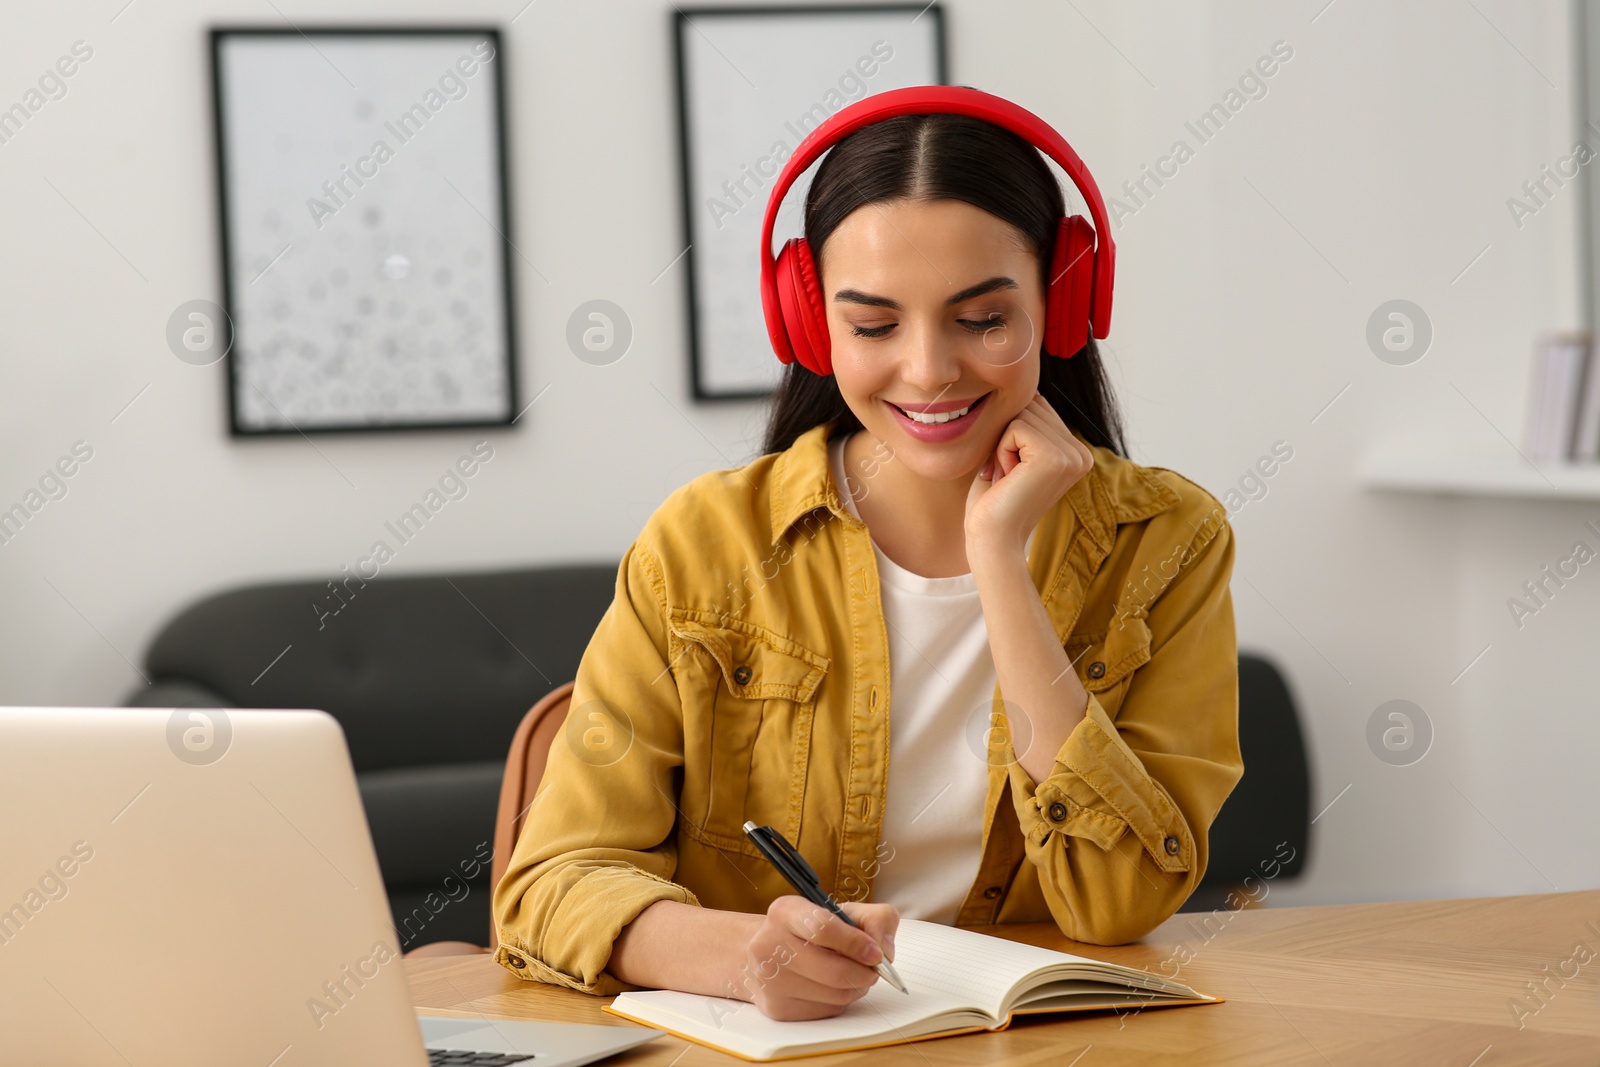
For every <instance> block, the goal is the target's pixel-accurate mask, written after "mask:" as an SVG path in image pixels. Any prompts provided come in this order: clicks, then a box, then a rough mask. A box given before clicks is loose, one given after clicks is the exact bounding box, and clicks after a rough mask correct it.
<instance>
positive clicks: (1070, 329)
mask: <svg viewBox="0 0 1600 1067" xmlns="http://www.w3.org/2000/svg"><path fill="white" fill-rule="evenodd" d="M1093 290H1094V227H1093V226H1092V225H1090V224H1089V220H1088V219H1086V218H1084V217H1083V216H1082V215H1070V216H1068V217H1066V218H1063V219H1062V220H1061V222H1060V225H1059V226H1058V227H1057V229H1056V247H1055V251H1054V253H1053V254H1052V255H1051V257H1050V291H1049V293H1048V294H1047V296H1046V298H1045V326H1044V347H1045V351H1046V352H1049V353H1050V354H1051V355H1052V356H1059V357H1061V358H1062V359H1068V358H1070V357H1071V356H1072V355H1073V354H1074V353H1076V352H1077V351H1078V350H1079V349H1081V348H1082V347H1083V346H1084V345H1086V344H1088V343H1089V298H1090V296H1091V294H1092V293H1093Z"/></svg>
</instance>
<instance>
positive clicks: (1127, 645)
mask: <svg viewBox="0 0 1600 1067" xmlns="http://www.w3.org/2000/svg"><path fill="white" fill-rule="evenodd" d="M1063 647H1064V648H1065V649H1066V652H1067V658H1068V659H1070V660H1071V661H1072V663H1073V667H1074V669H1075V670H1076V671H1077V672H1078V680H1079V681H1081V682H1082V683H1083V688H1084V689H1086V690H1088V691H1089V692H1090V693H1093V694H1094V695H1095V697H1096V698H1097V699H1098V700H1099V701H1100V706H1101V707H1103V708H1104V709H1105V711H1106V715H1107V716H1108V717H1109V718H1111V719H1115V718H1116V717H1117V709H1118V708H1120V707H1121V706H1122V698H1123V696H1124V695H1125V694H1126V693H1127V691H1128V686H1129V685H1130V684H1131V682H1132V680H1133V672H1134V671H1135V670H1137V669H1138V668H1140V667H1142V666H1144V665H1145V664H1146V663H1149V662H1150V627H1149V625H1148V624H1146V623H1145V621H1144V617H1143V616H1142V615H1123V616H1120V617H1118V618H1115V619H1112V620H1111V623H1110V625H1109V627H1108V628H1107V629H1105V630H1104V631H1101V632H1098V633H1094V632H1089V633H1074V634H1073V635H1072V636H1070V637H1068V638H1067V641H1066V644H1065V645H1064V646H1063Z"/></svg>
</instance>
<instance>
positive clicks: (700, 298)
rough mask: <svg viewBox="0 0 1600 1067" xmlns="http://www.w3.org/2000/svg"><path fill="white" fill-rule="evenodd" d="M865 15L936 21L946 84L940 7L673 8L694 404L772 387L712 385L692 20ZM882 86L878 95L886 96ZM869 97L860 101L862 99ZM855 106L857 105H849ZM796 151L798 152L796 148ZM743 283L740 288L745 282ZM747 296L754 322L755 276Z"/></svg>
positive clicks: (936, 55)
mask: <svg viewBox="0 0 1600 1067" xmlns="http://www.w3.org/2000/svg"><path fill="white" fill-rule="evenodd" d="M863 14H877V15H894V14H904V15H906V16H908V18H909V19H910V20H912V21H915V20H918V19H922V18H927V19H930V20H932V33H933V49H932V59H933V64H934V68H935V77H934V83H935V84H939V85H948V84H950V83H949V61H948V55H947V48H946V42H945V21H944V13H943V8H942V7H941V6H940V5H939V4H938V3H937V2H935V3H885V4H819V5H810V4H775V5H771V6H765V5H764V6H760V7H755V6H740V7H731V6H717V7H687V8H678V7H674V8H673V9H672V12H671V14H670V15H669V19H670V22H671V25H672V39H673V55H674V61H675V64H674V65H675V69H676V76H677V98H678V159H679V163H680V187H681V189H682V209H683V214H682V226H683V229H682V244H683V246H684V247H685V252H684V263H685V268H686V273H687V276H688V282H687V285H686V298H687V309H686V310H687V315H686V323H687V343H688V350H689V388H690V395H691V396H692V398H693V399H695V400H705V401H714V400H731V401H748V400H764V399H767V398H768V397H770V396H771V395H772V391H771V389H770V388H765V389H763V388H724V387H719V386H717V385H716V384H715V383H713V382H709V381H708V380H707V379H708V374H707V369H708V368H707V365H706V363H707V361H706V358H705V357H706V353H705V346H706V332H707V331H706V326H705V324H704V323H703V322H702V321H701V315H700V307H701V305H702V303H703V302H704V299H705V298H706V297H707V294H706V293H705V292H703V291H702V288H701V286H702V283H701V279H700V276H699V275H700V271H699V258H698V257H697V255H696V251H695V250H696V248H697V247H698V246H699V245H700V244H701V241H700V239H699V238H700V236H701V235H700V234H699V231H698V228H697V226H696V221H697V218H698V215H699V212H698V210H697V206H696V203H695V199H696V192H695V190H696V175H695V172H694V157H695V152H694V137H695V129H694V123H693V121H692V112H693V110H694V107H693V102H692V101H691V100H690V86H689V72H688V61H689V60H688V55H687V49H686V47H685V42H686V40H687V39H688V34H689V33H690V32H691V31H693V30H694V29H695V28H694V26H693V25H692V21H693V20H696V19H716V18H750V17H772V18H775V19H776V18H781V17H793V16H797V15H815V16H817V17H819V18H826V17H828V16H847V17H860V16H861V15H863ZM887 87H888V86H884V87H881V88H879V89H876V90H874V91H875V92H876V91H882V88H887ZM866 95H871V94H864V95H863V96H862V97H859V98H858V99H864V98H865V96H866ZM851 102H854V101H851ZM793 147H798V144H796V145H795V146H793ZM798 191H799V187H798V185H797V186H796V188H793V189H791V190H790V191H789V193H788V196H787V197H786V198H785V202H786V203H787V202H788V199H789V198H792V197H794V196H796V195H797V194H798ZM763 207H764V205H758V206H753V207H752V208H751V210H753V211H755V212H756V214H757V215H758V216H759V213H760V211H761V210H762V209H763ZM758 245H759V241H754V240H753V241H752V246H758ZM741 284H742V283H741ZM749 292H750V293H751V294H752V298H753V301H754V309H755V315H756V317H758V318H759V317H760V315H761V299H760V281H759V278H758V277H757V276H756V275H754V274H752V275H751V277H750V279H749ZM760 338H761V339H760V342H759V344H760V350H761V352H762V353H763V354H764V355H765V356H766V358H768V359H771V360H773V361H774V362H776V361H777V357H776V356H775V355H774V354H773V353H772V350H771V344H770V342H769V341H768V339H767V337H766V332H765V329H764V328H763V330H762V331H761V333H760Z"/></svg>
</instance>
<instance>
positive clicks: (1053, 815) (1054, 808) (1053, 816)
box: [1050, 800, 1067, 822]
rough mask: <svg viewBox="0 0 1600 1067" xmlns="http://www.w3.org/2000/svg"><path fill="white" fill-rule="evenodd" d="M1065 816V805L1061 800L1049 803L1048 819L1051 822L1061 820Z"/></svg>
mask: <svg viewBox="0 0 1600 1067" xmlns="http://www.w3.org/2000/svg"><path fill="white" fill-rule="evenodd" d="M1066 817H1067V806H1066V805H1065V804H1063V803H1061V801H1059V800H1058V801H1056V802H1055V803H1054V804H1052V805H1050V821H1051V822H1061V821H1062V820H1063V819H1065V818H1066Z"/></svg>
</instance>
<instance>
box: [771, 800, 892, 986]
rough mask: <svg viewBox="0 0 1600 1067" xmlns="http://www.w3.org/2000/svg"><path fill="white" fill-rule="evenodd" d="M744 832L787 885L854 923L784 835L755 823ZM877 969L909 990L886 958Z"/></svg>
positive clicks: (889, 979)
mask: <svg viewBox="0 0 1600 1067" xmlns="http://www.w3.org/2000/svg"><path fill="white" fill-rule="evenodd" d="M744 832H745V833H747V834H749V835H750V840H752V841H754V842H755V845H756V848H758V849H760V850H761V854H762V855H763V856H765V857H767V860H768V862H770V863H771V864H772V865H773V866H774V867H776V868H777V869H778V873H779V874H781V875H783V877H784V878H785V879H786V880H787V881H788V883H789V884H790V885H792V886H794V888H795V891H796V892H798V893H799V894H800V895H801V896H803V897H805V898H806V899H807V900H809V901H811V903H813V904H816V905H818V906H819V907H823V908H827V909H828V910H829V911H831V912H833V913H834V914H835V915H837V916H838V917H839V918H841V919H843V920H844V921H845V922H846V923H848V924H849V925H851V926H856V924H855V922H854V921H853V920H851V918H850V916H848V915H846V914H845V913H844V909H843V908H841V907H839V905H838V903H837V902H835V901H834V899H833V898H832V897H831V896H829V895H828V891H827V890H825V889H823V888H822V882H821V880H820V879H818V878H817V872H816V871H814V870H812V869H811V864H809V863H807V862H806V858H805V857H804V856H802V855H800V850H799V849H797V848H795V847H794V846H793V845H791V844H789V841H788V839H787V838H785V837H784V836H783V835H782V834H780V833H779V832H778V831H776V830H774V829H773V828H772V827H770V826H757V825H756V824H755V823H754V822H746V823H745V824H744ZM856 929H858V930H859V929H860V927H859V926H856ZM877 971H878V973H879V974H881V975H883V977H884V980H885V981H886V982H888V983H889V984H890V985H892V986H894V987H895V988H896V989H898V990H900V992H902V993H910V992H911V990H909V989H907V988H906V984H905V983H904V982H902V981H901V980H900V975H899V974H898V973H896V972H895V969H894V967H893V966H891V965H890V963H889V959H888V957H883V958H881V959H879V960H878V966H877Z"/></svg>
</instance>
